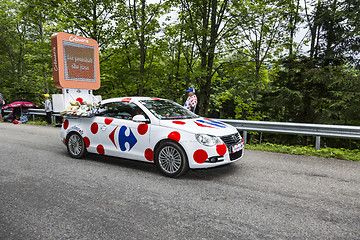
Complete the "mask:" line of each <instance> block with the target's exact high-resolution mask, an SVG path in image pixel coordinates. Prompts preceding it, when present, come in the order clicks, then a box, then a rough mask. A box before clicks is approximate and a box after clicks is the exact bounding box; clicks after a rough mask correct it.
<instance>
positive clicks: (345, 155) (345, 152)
mask: <svg viewBox="0 0 360 240" xmlns="http://www.w3.org/2000/svg"><path fill="white" fill-rule="evenodd" d="M245 149H250V150H257V151H264V152H277V153H286V154H293V155H306V156H315V157H324V158H336V159H343V160H349V161H358V162H360V151H359V150H358V149H355V150H349V149H345V148H320V150H318V151H316V150H315V147H314V146H285V145H279V144H272V143H262V144H246V146H245Z"/></svg>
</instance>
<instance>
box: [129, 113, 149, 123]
mask: <svg viewBox="0 0 360 240" xmlns="http://www.w3.org/2000/svg"><path fill="white" fill-rule="evenodd" d="M132 120H133V121H134V122H142V123H149V120H148V119H146V118H145V116H144V115H141V114H139V115H135V116H134V117H133V119H132Z"/></svg>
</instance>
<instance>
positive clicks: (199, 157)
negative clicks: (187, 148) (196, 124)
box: [193, 149, 208, 164]
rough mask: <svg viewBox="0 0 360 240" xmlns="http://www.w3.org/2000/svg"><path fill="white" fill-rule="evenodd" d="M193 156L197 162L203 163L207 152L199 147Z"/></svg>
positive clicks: (206, 157)
mask: <svg viewBox="0 0 360 240" xmlns="http://www.w3.org/2000/svg"><path fill="white" fill-rule="evenodd" d="M193 158H194V160H195V162H197V163H200V164H202V163H204V162H205V161H206V159H208V154H207V152H206V151H205V150H202V149H199V150H196V151H195V152H194V155H193Z"/></svg>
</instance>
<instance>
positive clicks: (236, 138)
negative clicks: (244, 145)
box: [220, 133, 241, 149]
mask: <svg viewBox="0 0 360 240" xmlns="http://www.w3.org/2000/svg"><path fill="white" fill-rule="evenodd" d="M220 138H221V140H223V142H224V143H225V145H226V146H227V147H228V149H230V147H231V146H233V145H235V144H237V143H239V142H240V141H241V136H240V134H239V133H235V134H231V135H227V136H223V137H220Z"/></svg>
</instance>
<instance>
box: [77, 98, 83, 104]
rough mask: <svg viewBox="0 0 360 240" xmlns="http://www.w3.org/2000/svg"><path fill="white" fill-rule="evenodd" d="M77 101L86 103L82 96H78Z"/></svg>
mask: <svg viewBox="0 0 360 240" xmlns="http://www.w3.org/2000/svg"><path fill="white" fill-rule="evenodd" d="M76 101H78V102H79V103H84V99H82V98H81V97H79V98H77V99H76Z"/></svg>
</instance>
